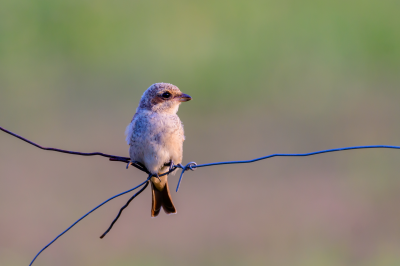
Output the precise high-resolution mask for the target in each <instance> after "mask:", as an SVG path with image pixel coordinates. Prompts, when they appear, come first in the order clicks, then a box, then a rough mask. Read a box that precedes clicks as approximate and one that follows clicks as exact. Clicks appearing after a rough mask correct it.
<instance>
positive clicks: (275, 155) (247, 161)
mask: <svg viewBox="0 0 400 266" xmlns="http://www.w3.org/2000/svg"><path fill="white" fill-rule="evenodd" d="M374 148H386V149H400V146H389V145H372V146H355V147H345V148H337V149H329V150H322V151H316V152H310V153H275V154H270V155H267V156H263V157H260V158H256V159H252V160H244V161H226V162H217V163H206V164H193V162H190V163H188V164H187V165H186V166H185V167H180V168H182V172H181V175H180V177H179V180H178V185H177V186H176V192H178V190H179V186H180V185H181V181H182V176H183V173H184V172H185V171H186V170H188V169H191V170H194V169H196V168H200V167H206V166H214V165H224V164H243V163H254V162H257V161H261V160H265V159H269V158H272V157H304V156H310V155H316V154H322V153H328V152H335V151H347V150H359V149H374Z"/></svg>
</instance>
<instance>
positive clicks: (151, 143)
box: [125, 83, 192, 217]
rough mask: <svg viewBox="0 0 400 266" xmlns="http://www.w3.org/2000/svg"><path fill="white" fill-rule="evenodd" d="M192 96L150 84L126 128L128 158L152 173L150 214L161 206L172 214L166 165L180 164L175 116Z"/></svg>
mask: <svg viewBox="0 0 400 266" xmlns="http://www.w3.org/2000/svg"><path fill="white" fill-rule="evenodd" d="M191 99H192V98H191V97H190V96H189V95H187V94H184V93H182V92H181V91H180V90H179V88H178V87H176V86H175V85H172V84H169V83H155V84H153V85H151V86H150V87H149V88H148V89H147V90H146V91H145V92H144V94H143V96H142V98H141V99H140V103H139V106H138V108H137V109H136V113H135V115H134V116H133V119H132V121H131V123H130V124H129V125H128V127H127V128H126V132H125V134H126V141H127V143H128V144H129V145H130V148H129V155H130V158H131V161H137V162H140V163H142V164H143V165H144V166H146V168H147V170H149V171H150V173H151V174H153V175H156V176H153V177H152V178H151V179H150V181H151V190H152V207H151V216H152V217H156V216H157V215H158V214H159V213H160V210H161V207H162V208H163V209H164V211H165V212H166V213H167V214H171V213H176V209H175V206H174V204H173V203H172V199H171V194H170V192H169V187H168V180H167V178H168V176H167V175H164V176H160V177H158V175H161V174H163V173H165V172H167V171H168V170H169V167H168V166H166V165H167V164H170V165H171V166H172V165H174V164H180V163H182V146H183V141H184V140H185V136H184V132H183V125H182V122H181V120H180V119H179V117H178V115H177V114H176V113H177V112H178V108H179V105H180V104H181V103H182V102H187V101H189V100H191Z"/></svg>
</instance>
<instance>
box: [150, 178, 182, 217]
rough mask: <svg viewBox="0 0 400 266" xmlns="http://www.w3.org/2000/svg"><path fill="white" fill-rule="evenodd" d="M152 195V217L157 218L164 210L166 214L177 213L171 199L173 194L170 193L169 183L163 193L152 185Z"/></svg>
mask: <svg viewBox="0 0 400 266" xmlns="http://www.w3.org/2000/svg"><path fill="white" fill-rule="evenodd" d="M151 191H152V192H151V194H152V206H151V217H156V216H157V215H158V214H159V213H160V210H161V207H162V208H163V209H164V211H165V213H166V214H170V213H176V209H175V206H174V203H173V202H172V199H171V194H170V193H169V187H168V183H165V187H164V189H163V190H162V191H159V190H158V189H157V188H155V187H154V185H153V183H151Z"/></svg>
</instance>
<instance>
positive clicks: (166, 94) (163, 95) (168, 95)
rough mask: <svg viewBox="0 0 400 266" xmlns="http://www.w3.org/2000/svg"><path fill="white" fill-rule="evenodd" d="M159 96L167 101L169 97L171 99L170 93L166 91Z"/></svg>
mask: <svg viewBox="0 0 400 266" xmlns="http://www.w3.org/2000/svg"><path fill="white" fill-rule="evenodd" d="M161 96H162V97H163V98H165V99H168V98H169V97H171V93H170V92H169V91H166V92H164V93H163V94H162V95H161Z"/></svg>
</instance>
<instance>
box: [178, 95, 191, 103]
mask: <svg viewBox="0 0 400 266" xmlns="http://www.w3.org/2000/svg"><path fill="white" fill-rule="evenodd" d="M177 98H178V101H180V102H187V101H190V100H191V99H192V97H190V96H189V95H187V94H184V93H182V94H181V95H179V96H178V97H177Z"/></svg>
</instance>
